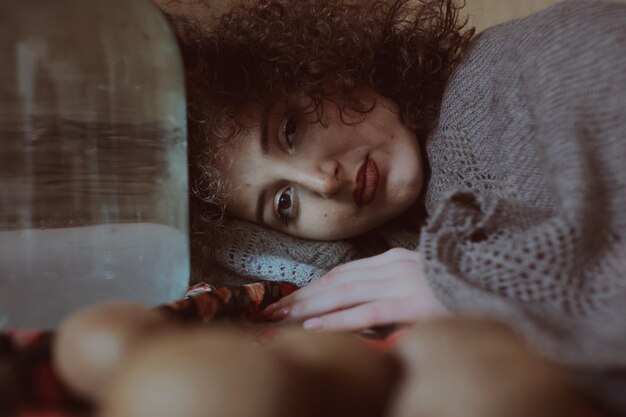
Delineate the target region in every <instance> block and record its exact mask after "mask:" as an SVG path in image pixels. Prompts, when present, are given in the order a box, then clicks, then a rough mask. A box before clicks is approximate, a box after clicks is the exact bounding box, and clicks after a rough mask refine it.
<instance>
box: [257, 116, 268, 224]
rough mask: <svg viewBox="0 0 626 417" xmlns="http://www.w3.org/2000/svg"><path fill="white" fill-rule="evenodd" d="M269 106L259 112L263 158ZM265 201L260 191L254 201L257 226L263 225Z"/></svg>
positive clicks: (266, 147) (266, 139)
mask: <svg viewBox="0 0 626 417" xmlns="http://www.w3.org/2000/svg"><path fill="white" fill-rule="evenodd" d="M270 111H271V109H270V106H265V107H264V108H263V111H262V112H261V130H260V132H259V143H260V145H261V152H262V153H263V156H267V155H268V154H269V139H268V125H269V116H270ZM266 199H267V191H266V190H265V189H263V190H261V193H260V194H259V198H258V199H257V201H256V210H255V212H254V218H255V220H256V222H257V223H258V224H261V225H264V224H265V221H264V220H263V211H264V208H265V200H266Z"/></svg>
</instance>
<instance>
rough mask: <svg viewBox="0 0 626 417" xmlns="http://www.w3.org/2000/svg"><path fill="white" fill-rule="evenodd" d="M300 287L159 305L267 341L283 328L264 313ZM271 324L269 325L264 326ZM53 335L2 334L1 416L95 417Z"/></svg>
mask: <svg viewBox="0 0 626 417" xmlns="http://www.w3.org/2000/svg"><path fill="white" fill-rule="evenodd" d="M296 289H297V287H296V286H294V285H293V284H289V283H277V282H259V283H254V284H248V285H242V286H237V287H227V288H213V287H212V286H210V285H208V284H197V285H194V286H192V287H191V288H190V289H189V292H188V293H187V296H186V297H185V298H184V299H182V300H179V301H176V302H173V303H170V304H166V305H162V306H159V307H157V308H158V309H159V310H161V311H163V312H165V313H166V314H168V315H169V316H171V317H172V318H174V319H176V320H179V321H181V322H187V323H189V322H197V323H202V324H210V323H213V322H216V321H224V320H229V321H233V322H236V323H238V324H243V325H247V326H250V328H251V329H252V331H254V332H256V333H257V334H258V335H259V337H260V338H261V339H263V338H267V337H271V335H272V334H274V333H275V332H278V331H280V328H279V327H277V326H275V325H272V326H269V325H267V323H268V319H267V318H266V317H264V316H263V314H262V311H263V309H264V308H265V307H266V306H268V305H269V304H272V303H274V302H276V301H278V300H279V299H280V298H282V297H284V296H286V295H288V294H290V293H292V292H293V291H295V290H296ZM264 324H265V325H264ZM399 334H400V333H399V332H395V331H393V329H378V330H377V331H372V332H368V333H363V334H361V335H360V336H362V337H363V338H364V339H365V340H366V341H367V343H369V344H370V345H372V346H374V347H375V348H377V349H382V350H387V349H388V348H389V347H390V346H391V345H392V344H393V343H394V342H395V340H396V339H397V336H398V335H399ZM53 338H54V333H53V332H39V331H31V330H28V331H26V330H14V331H9V332H6V333H3V334H0V416H15V417H90V416H92V415H94V411H95V409H94V405H93V404H90V403H88V402H85V401H84V400H81V399H80V398H78V397H76V396H74V395H72V393H71V392H70V391H69V390H68V389H67V388H66V387H65V386H64V385H63V383H62V382H61V381H60V379H59V378H58V376H57V375H56V374H55V372H54V369H53V367H52V362H51V359H52V356H51V355H52V353H51V346H52V341H53Z"/></svg>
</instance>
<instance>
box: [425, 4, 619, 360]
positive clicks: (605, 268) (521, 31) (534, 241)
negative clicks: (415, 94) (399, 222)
mask: <svg viewBox="0 0 626 417" xmlns="http://www.w3.org/2000/svg"><path fill="white" fill-rule="evenodd" d="M482 37H483V39H482V40H481V42H480V44H482V45H490V42H489V38H490V37H492V38H494V39H495V38H497V39H499V40H503V42H504V45H501V48H499V52H498V53H499V54H501V55H500V56H499V57H498V59H501V60H511V61H514V63H513V65H510V64H511V63H509V65H508V67H507V68H511V67H514V70H512V71H514V72H515V74H514V76H512V75H511V73H507V74H504V73H498V71H494V72H492V73H490V75H487V76H490V77H491V76H493V77H495V78H497V80H495V81H493V80H492V81H493V83H492V84H491V86H494V85H504V84H505V83H506V82H507V81H509V80H510V81H511V82H516V83H518V84H519V85H516V86H515V88H516V89H517V90H518V92H519V94H516V95H515V100H518V102H517V103H516V104H515V105H518V106H519V100H520V97H521V98H522V99H523V106H524V109H521V110H520V111H523V112H524V113H525V114H528V119H529V122H528V124H527V129H525V130H520V131H517V132H514V133H513V134H512V133H511V131H510V130H511V129H512V128H513V127H506V125H504V127H503V130H502V131H500V132H497V131H496V130H483V131H481V133H485V132H487V133H486V136H488V137H480V138H476V137H471V136H472V134H477V133H476V132H477V131H476V128H475V125H477V124H480V123H482V122H478V123H477V122H476V121H470V122H469V124H468V125H466V126H452V127H453V128H454V131H455V132H456V134H460V133H459V132H465V134H467V135H469V136H468V137H465V138H464V143H467V146H468V147H472V146H473V147H474V149H473V150H472V151H475V152H485V149H489V147H491V148H493V149H496V151H494V152H493V155H501V154H502V149H498V147H503V146H506V145H504V144H503V143H502V140H499V139H501V138H504V137H509V138H510V137H511V136H517V138H516V140H526V141H529V143H531V145H530V146H532V147H533V149H534V151H533V153H532V154H533V155H536V156H538V158H537V159H539V161H538V162H537V161H534V162H532V163H529V164H528V165H524V164H525V162H524V157H525V156H526V155H519V158H518V161H517V162H516V164H517V166H521V167H524V166H528V167H531V166H532V167H533V169H535V168H537V167H539V168H537V169H535V172H534V173H535V174H537V172H538V173H539V175H540V176H541V177H542V178H543V179H542V187H543V188H544V189H545V190H546V193H547V194H549V195H550V199H551V201H552V204H550V205H542V204H536V201H533V199H532V198H522V197H523V194H524V193H523V190H522V191H521V192H520V193H518V195H517V196H516V195H515V193H514V192H513V193H509V194H506V193H497V192H488V191H487V192H485V190H481V191H477V190H475V189H472V188H471V187H466V188H463V187H448V191H449V192H448V193H447V195H445V197H443V198H442V199H441V201H440V202H439V204H438V205H437V209H436V210H435V211H434V213H433V215H432V216H431V218H430V219H429V222H428V225H427V226H426V227H425V228H424V229H423V230H422V234H421V238H420V246H419V248H420V250H421V252H422V254H423V257H424V259H425V265H426V272H427V275H428V278H429V282H430V284H431V286H432V287H433V289H434V291H435V293H436V294H437V295H438V297H440V299H441V300H442V301H443V302H444V303H445V304H447V305H448V307H449V308H450V309H452V310H453V311H456V312H459V313H471V314H486V315H490V316H495V317H498V318H501V319H502V320H504V321H507V322H509V323H511V324H512V325H513V326H514V327H516V328H517V329H518V330H520V331H521V332H522V333H524V334H525V336H526V337H527V339H528V340H529V341H530V342H531V343H532V344H534V345H535V346H536V347H537V348H538V349H539V350H541V351H543V352H544V353H545V354H547V355H548V356H552V357H554V358H557V359H558V360H559V361H561V362H564V363H568V364H571V365H579V366H594V367H600V368H602V367H606V366H621V367H624V366H626V354H625V353H624V352H626V209H625V208H626V94H625V93H624V92H625V91H626V58H625V57H626V54H625V53H624V52H625V51H626V5H625V4H618V3H608V2H607V3H605V2H599V1H583V0H575V1H574V0H572V1H565V2H563V3H560V4H558V5H556V6H554V7H551V8H549V9H547V10H545V11H543V12H540V13H538V14H536V15H533V16H531V17H529V18H526V19H521V20H519V21H515V22H512V23H508V24H506V25H503V26H501V27H498V28H495V29H493V30H492V31H487V32H486V33H484V34H483V35H482ZM480 44H479V45H477V48H480V47H481V46H480ZM464 70H468V68H467V67H466V68H465V69H464V68H463V67H461V69H460V70H459V73H457V76H458V77H459V78H462V77H463V71H464ZM469 70H471V68H470V69H469ZM498 77H499V78H498ZM467 85H468V84H467V83H465V84H464V83H456V84H455V86H456V87H455V88H453V89H452V90H451V91H448V92H447V93H446V97H445V98H444V110H443V112H442V119H441V121H440V128H439V129H440V130H441V126H443V125H446V124H450V121H449V120H448V119H447V118H446V117H447V115H446V112H447V113H449V112H450V110H451V108H448V109H447V110H446V109H445V102H446V101H448V102H450V101H453V102H454V101H455V99H457V98H458V100H459V102H460V101H463V100H465V101H466V102H467V101H468V96H470V97H471V91H473V90H471V88H470V87H467ZM463 86H465V87H467V88H466V89H464V88H465V87H463ZM507 88H508V87H507ZM507 88H503V91H502V94H500V93H499V92H495V93H494V92H493V91H492V92H491V93H490V94H491V95H490V96H488V97H489V103H480V100H481V99H482V100H483V101H485V96H478V97H474V98H475V99H476V100H477V104H476V108H479V107H480V108H489V106H493V105H497V106H505V105H507V103H506V101H507V100H510V98H508V97H507V96H506V91H509V90H510V88H508V89H507ZM509 104H510V103H509ZM487 113H489V112H487ZM493 114H496V112H495V111H494V113H493ZM448 127H450V126H448ZM516 128H519V126H516ZM507 129H508V131H507ZM472 132H474V133H472ZM495 133H498V134H497V135H496V134H495ZM489 135H491V137H489ZM444 136H445V135H438V134H437V133H436V134H435V136H434V138H433V140H445V139H446V138H445V137H444ZM496 136H497V137H496ZM505 152H506V150H505ZM487 153H489V151H487ZM483 160H485V159H484V158H483ZM493 163H494V164H496V165H497V164H498V161H493ZM500 169H506V167H500ZM533 196H534V194H533Z"/></svg>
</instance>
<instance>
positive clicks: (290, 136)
mask: <svg viewBox="0 0 626 417" xmlns="http://www.w3.org/2000/svg"><path fill="white" fill-rule="evenodd" d="M297 130H298V121H297V120H296V118H295V117H294V116H289V117H288V118H287V119H286V120H285V122H284V124H283V129H282V138H281V139H283V140H284V143H285V146H286V147H287V150H290V151H291V150H292V149H293V142H294V140H295V138H296V131H297Z"/></svg>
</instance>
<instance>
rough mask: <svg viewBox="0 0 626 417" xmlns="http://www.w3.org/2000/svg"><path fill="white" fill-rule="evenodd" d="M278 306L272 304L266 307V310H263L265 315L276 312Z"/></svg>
mask: <svg viewBox="0 0 626 417" xmlns="http://www.w3.org/2000/svg"><path fill="white" fill-rule="evenodd" d="M276 304H277V303H274V304H270V305H268V306H267V307H265V310H263V314H265V315H266V316H268V315H270V314H272V313H273V312H274V310H276Z"/></svg>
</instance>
